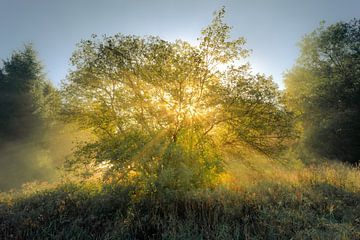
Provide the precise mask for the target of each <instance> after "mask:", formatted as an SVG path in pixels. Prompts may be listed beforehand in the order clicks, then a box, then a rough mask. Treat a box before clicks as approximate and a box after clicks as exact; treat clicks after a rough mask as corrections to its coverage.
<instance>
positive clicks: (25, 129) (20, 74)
mask: <svg viewBox="0 0 360 240" xmlns="http://www.w3.org/2000/svg"><path fill="white" fill-rule="evenodd" d="M0 71H1V74H0V93H1V94H0V96H1V98H0V109H1V111H0V137H1V138H4V139H6V140H17V139H22V138H27V137H29V136H31V135H34V134H36V132H37V131H38V128H39V127H40V126H42V123H43V122H42V120H43V117H45V116H46V117H49V116H51V115H53V114H54V109H53V108H54V107H55V106H56V105H54V104H53V101H54V100H55V98H56V91H55V89H54V88H53V87H52V86H51V84H50V83H49V82H47V81H46V80H45V77H44V74H43V69H42V65H41V63H40V62H39V60H38V58H37V56H36V53H35V51H34V50H33V48H32V46H31V45H26V46H25V49H24V50H23V51H18V52H14V53H13V54H12V55H11V57H10V58H9V59H8V60H6V61H4V62H3V67H2V68H1V69H0ZM50 102H51V103H50Z"/></svg>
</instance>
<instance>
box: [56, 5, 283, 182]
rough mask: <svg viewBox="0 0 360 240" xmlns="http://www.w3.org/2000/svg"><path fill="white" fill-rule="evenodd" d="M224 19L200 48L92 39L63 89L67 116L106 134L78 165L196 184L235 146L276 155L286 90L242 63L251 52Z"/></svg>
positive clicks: (205, 34) (218, 17)
mask: <svg viewBox="0 0 360 240" xmlns="http://www.w3.org/2000/svg"><path fill="white" fill-rule="evenodd" d="M223 16H224V9H222V10H220V11H218V12H217V13H216V14H215V18H214V20H213V21H212V23H211V24H210V25H209V26H208V27H206V28H205V29H204V30H203V31H202V35H201V37H200V38H199V42H200V43H199V45H198V46H192V45H190V44H189V43H187V42H184V41H181V40H177V41H175V42H168V41H165V40H162V39H160V38H158V37H147V38H142V37H137V36H124V35H121V34H118V35H115V36H112V37H103V38H102V39H99V38H97V37H96V36H94V38H93V39H91V40H87V41H82V42H81V43H80V44H79V48H78V50H77V51H76V52H75V53H74V55H73V57H72V59H71V60H72V64H73V65H74V70H73V71H71V72H70V74H69V76H68V82H67V83H66V84H65V85H64V87H63V93H64V96H65V108H64V109H65V111H64V114H65V115H66V116H67V117H68V119H73V120H77V121H78V122H79V123H80V124H81V125H82V126H83V127H84V128H89V129H92V131H93V133H94V134H95V136H96V139H95V140H94V141H92V142H88V143H86V144H84V145H82V147H81V148H79V149H78V151H77V156H78V159H82V160H85V161H92V160H95V162H96V163H97V164H104V163H110V164H109V166H110V169H111V170H116V172H119V171H120V172H122V173H123V174H124V175H132V176H133V175H135V176H139V177H144V176H145V177H149V178H155V179H158V180H159V179H160V180H159V181H157V182H158V183H159V184H160V183H163V182H167V181H165V180H163V179H162V178H171V179H172V180H173V181H171V182H172V183H171V184H173V185H174V184H175V185H176V184H180V185H181V184H182V183H183V184H182V185H186V186H189V187H193V186H199V185H201V184H205V183H209V182H211V180H212V176H214V175H216V173H218V172H219V171H220V170H221V164H222V158H221V151H220V150H221V148H222V147H223V146H224V145H226V144H228V145H229V144H236V143H239V142H241V143H243V144H247V145H248V146H251V147H254V148H256V149H257V150H259V151H263V152H266V153H269V154H270V153H273V152H275V151H276V150H277V149H278V148H279V147H280V146H281V145H282V144H281V143H282V142H283V140H284V139H285V138H286V137H288V136H289V133H290V123H289V121H288V120H289V115H288V113H287V111H286V110H285V108H284V105H283V104H282V96H281V93H280V92H279V91H278V89H277V87H276V85H275V84H274V83H273V82H272V79H271V78H269V77H266V76H264V75H252V74H250V70H249V66H248V64H240V62H243V60H244V58H245V57H246V56H247V55H248V53H249V51H248V50H247V49H245V48H244V44H245V40H244V39H243V38H238V39H234V40H231V39H230V27H229V26H228V25H226V24H225V23H224V22H223ZM181 181H182V183H179V182H181ZM184 181H186V182H185V183H184ZM174 182H175V183H174ZM172 187H174V186H172ZM175 187H176V186H175Z"/></svg>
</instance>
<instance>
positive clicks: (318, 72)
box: [285, 19, 360, 163]
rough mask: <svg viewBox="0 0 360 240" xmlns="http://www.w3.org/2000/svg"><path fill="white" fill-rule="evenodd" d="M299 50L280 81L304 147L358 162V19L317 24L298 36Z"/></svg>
mask: <svg viewBox="0 0 360 240" xmlns="http://www.w3.org/2000/svg"><path fill="white" fill-rule="evenodd" d="M300 50H301V54H300V57H299V58H298V61H297V63H296V65H295V66H294V67H293V69H292V70H291V71H289V72H288V73H287V75H286V80H285V83H286V91H287V95H288V99H289V105H290V106H291V107H292V109H293V110H295V111H297V113H298V115H299V117H300V118H299V119H300V123H301V125H302V128H303V137H302V139H303V141H304V143H305V145H306V146H307V147H310V148H311V149H312V150H313V151H315V152H316V153H318V154H320V155H322V156H324V157H328V158H336V159H340V160H343V161H348V162H351V163H356V162H358V161H359V159H360V141H359V139H360V125H359V124H360V111H359V109H360V105H359V104H360V21H359V20H357V19H354V20H351V21H349V22H339V23H336V24H333V25H330V26H328V27H325V26H324V25H321V26H320V27H319V28H318V29H317V30H316V31H314V32H312V33H311V34H309V35H307V36H305V37H304V39H303V40H302V42H301V44H300Z"/></svg>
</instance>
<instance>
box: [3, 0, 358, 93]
mask: <svg viewBox="0 0 360 240" xmlns="http://www.w3.org/2000/svg"><path fill="white" fill-rule="evenodd" d="M221 6H225V8H226V17H225V21H226V22H227V23H228V24H229V25H231V26H232V27H233V29H232V33H231V36H232V37H233V38H236V37H244V38H245V39H246V40H247V44H246V47H247V48H249V49H252V51H253V52H252V54H251V57H250V58H249V59H248V61H249V62H250V64H251V65H252V69H253V72H259V73H264V74H266V75H272V76H273V79H274V81H275V82H277V83H278V85H279V86H280V88H283V87H284V85H283V73H284V72H286V71H287V70H289V69H290V68H291V67H292V65H293V64H294V63H295V60H296V58H297V56H298V54H299V49H298V47H297V43H298V42H299V41H300V40H301V38H302V37H303V36H304V35H305V34H307V33H309V32H311V31H313V30H314V29H315V28H316V27H318V26H319V23H320V21H322V20H324V21H325V22H326V24H332V23H335V22H337V21H348V20H350V19H352V18H359V17H360V0H178V1H175V0H58V1H57V0H0V59H7V58H8V57H9V56H10V54H11V52H12V51H14V50H18V49H22V48H23V46H24V44H26V43H32V44H33V45H34V47H35V49H36V50H37V52H38V54H39V57H40V59H41V61H42V62H43V64H44V67H45V72H46V74H47V77H48V79H49V80H51V81H52V82H53V83H54V84H55V85H56V86H60V82H61V80H63V79H65V78H66V74H67V73H68V71H69V69H70V67H71V66H70V62H69V58H70V57H71V55H72V53H73V51H74V50H75V49H76V44H77V43H79V42H80V41H81V40H82V39H89V38H90V36H91V34H97V35H99V36H101V35H103V34H106V35H113V34H116V33H122V34H134V35H140V36H144V35H156V36H160V37H161V38H163V39H165V40H169V41H173V40H175V39H179V38H180V39H183V40H186V41H189V42H191V43H193V44H196V39H197V37H199V35H200V31H201V29H202V28H204V27H206V26H207V25H208V24H209V23H210V21H211V19H212V17H213V12H214V11H216V10H218V9H219V8H220V7H221Z"/></svg>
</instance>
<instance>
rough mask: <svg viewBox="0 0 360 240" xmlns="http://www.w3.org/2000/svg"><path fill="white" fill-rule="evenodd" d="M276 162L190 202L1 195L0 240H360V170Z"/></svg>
mask: <svg viewBox="0 0 360 240" xmlns="http://www.w3.org/2000/svg"><path fill="white" fill-rule="evenodd" d="M229 159H231V157H229ZM268 161H271V160H266V159H254V160H252V164H249V163H246V161H239V162H238V163H237V164H235V163H234V162H231V161H229V165H228V173H227V174H224V175H223V177H222V182H223V183H222V184H221V185H220V186H219V187H218V188H216V189H199V190H194V191H191V192H187V193H186V194H184V193H181V194H180V193H176V192H157V193H141V192H138V191H136V188H135V186H131V185H120V184H104V183H100V182H94V181H89V182H85V183H84V182H83V183H74V182H72V183H62V184H58V185H56V186H50V187H46V186H45V187H44V186H41V185H40V187H41V189H38V190H35V189H36V188H37V187H38V186H39V185H28V186H26V187H24V189H23V190H22V191H17V192H8V193H2V194H1V195H0V239H360V204H359V202H360V173H359V170H358V169H356V168H352V167H349V166H346V165H344V164H340V163H336V162H327V163H323V164H318V165H316V164H313V165H311V166H307V165H303V164H301V163H299V162H297V161H292V162H291V163H289V162H285V163H279V161H277V162H276V163H274V162H268ZM267 164H268V165H267ZM235 169H236V170H235Z"/></svg>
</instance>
